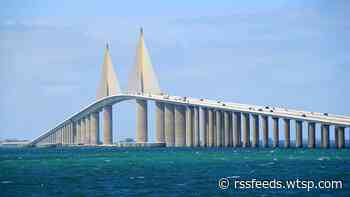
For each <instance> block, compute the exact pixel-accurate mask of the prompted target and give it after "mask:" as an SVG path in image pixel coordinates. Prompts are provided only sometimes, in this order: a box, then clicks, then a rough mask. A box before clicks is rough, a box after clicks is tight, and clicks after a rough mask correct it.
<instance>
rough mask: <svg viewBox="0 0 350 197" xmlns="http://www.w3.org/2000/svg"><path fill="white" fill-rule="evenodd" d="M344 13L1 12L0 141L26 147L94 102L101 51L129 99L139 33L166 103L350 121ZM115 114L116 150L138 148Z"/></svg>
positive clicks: (75, 7)
mask: <svg viewBox="0 0 350 197" xmlns="http://www.w3.org/2000/svg"><path fill="white" fill-rule="evenodd" d="M349 10H350V2H349V1H346V0H343V1H341V0H339V1H326V0H318V1H314V0H310V1H301V0H277V1H258V0H257V1H249V2H247V1H225V0H223V1H191V2H189V1H184V0H183V1H180V0H179V1H156V0H155V1H134V0H130V1H103V2H102V1H82V0H77V1H70V0H62V1H39V0H31V1H29V0H13V1H4V2H2V3H1V6H0V84H1V91H0V123H1V124H0V139H5V138H21V139H33V138H35V137H37V136H39V135H40V134H42V133H43V132H45V131H46V130H48V129H50V128H52V127H54V126H55V125H56V124H58V123H59V122H60V121H62V120H63V119H66V118H68V117H69V116H70V115H72V114H73V113H75V112H77V111H79V110H80V109H82V108H83V107H84V106H86V105H88V104H90V103H92V102H94V101H95V96H96V91H97V86H98V83H99V80H100V76H101V75H100V73H101V64H102V60H103V54H104V47H105V43H106V42H109V43H110V51H111V57H112V60H113V64H114V68H115V70H116V72H117V76H118V78H119V81H120V83H121V87H122V88H124V89H125V87H126V85H127V84H126V83H127V81H128V75H129V72H130V71H131V69H132V67H133V64H134V63H135V52H136V51H135V50H136V45H137V40H138V34H139V28H140V27H141V26H142V27H143V28H144V34H145V41H146V45H147V47H148V50H149V54H150V56H151V59H152V63H153V67H154V69H155V71H156V73H157V75H158V79H159V82H160V86H161V89H162V90H163V92H166V93H168V94H170V95H179V96H191V97H195V98H208V99H218V100H223V101H229V102H239V103H245V104H255V105H263V106H265V105H269V106H279V107H288V108H292V109H301V110H307V111H317V112H328V113H333V114H342V115H350V105H349V102H348V101H349V98H350V91H349V84H350V75H349V74H350V55H349V54H350V53H349V52H350V37H349V35H350V23H349V22H348V20H349V18H350V12H349ZM149 105H150V107H149V109H150V110H149V113H150V116H153V115H152V114H153V113H154V112H153V109H154V106H153V103H150V104H149ZM113 113H114V124H115V125H114V131H113V132H114V139H115V140H121V139H124V138H126V137H133V138H134V137H135V104H134V102H133V101H128V102H124V103H119V104H117V105H115V106H114V112H113ZM292 124H293V123H292ZM149 125H150V127H149V129H150V131H149V132H150V138H151V140H152V139H154V136H155V130H154V119H153V117H152V118H150V119H149ZM292 127H293V126H292ZM318 129H319V128H318ZM304 133H305V134H304V138H305V136H306V131H304ZM293 136H294V131H293V132H292V139H293ZM281 137H283V132H282V134H281Z"/></svg>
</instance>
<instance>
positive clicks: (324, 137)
mask: <svg viewBox="0 0 350 197" xmlns="http://www.w3.org/2000/svg"><path fill="white" fill-rule="evenodd" d="M321 144H322V148H329V125H322V134H321Z"/></svg>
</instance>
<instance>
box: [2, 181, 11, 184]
mask: <svg viewBox="0 0 350 197" xmlns="http://www.w3.org/2000/svg"><path fill="white" fill-rule="evenodd" d="M1 183H2V184H9V183H13V182H12V181H1Z"/></svg>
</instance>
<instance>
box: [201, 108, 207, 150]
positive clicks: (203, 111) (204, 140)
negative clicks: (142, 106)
mask: <svg viewBox="0 0 350 197" xmlns="http://www.w3.org/2000/svg"><path fill="white" fill-rule="evenodd" d="M205 111H206V109H205V108H203V107H199V135H200V136H199V137H200V145H201V146H202V147H205V146H206V141H207V139H206V137H207V135H206V128H205Z"/></svg>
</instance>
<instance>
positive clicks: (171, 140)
mask: <svg viewBox="0 0 350 197" xmlns="http://www.w3.org/2000/svg"><path fill="white" fill-rule="evenodd" d="M164 122H165V127H164V130H165V143H166V146H167V147H172V146H175V121H174V106H173V105H172V104H168V103H167V104H165V119H164Z"/></svg>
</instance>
